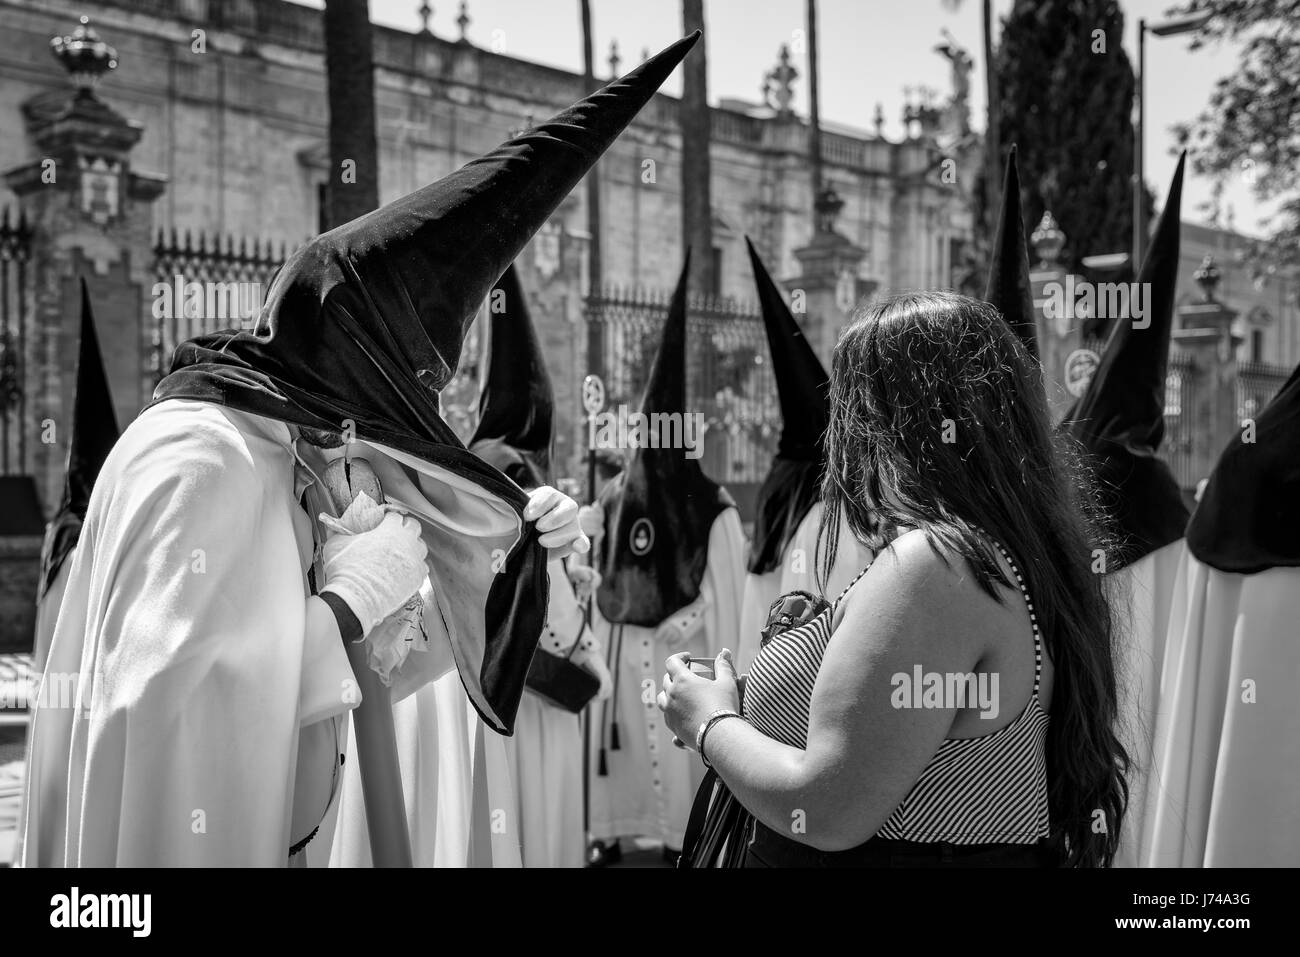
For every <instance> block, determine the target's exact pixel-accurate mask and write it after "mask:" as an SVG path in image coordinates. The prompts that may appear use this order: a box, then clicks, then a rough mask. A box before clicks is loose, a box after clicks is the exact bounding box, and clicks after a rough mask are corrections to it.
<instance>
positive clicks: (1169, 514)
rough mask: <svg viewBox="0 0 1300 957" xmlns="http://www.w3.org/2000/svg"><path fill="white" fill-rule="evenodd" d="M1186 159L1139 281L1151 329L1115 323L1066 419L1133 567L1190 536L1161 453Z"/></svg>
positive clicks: (1177, 172)
mask: <svg viewBox="0 0 1300 957" xmlns="http://www.w3.org/2000/svg"><path fill="white" fill-rule="evenodd" d="M1186 158H1187V157H1186V154H1184V155H1183V156H1182V158H1180V159H1179V160H1178V168H1177V169H1176V170H1175V171H1174V178H1173V181H1172V182H1171V183H1170V185H1169V195H1168V197H1167V198H1166V199H1165V207H1164V209H1163V210H1161V212H1160V221H1159V223H1158V224H1157V225H1156V231H1155V235H1154V237H1153V238H1152V241H1151V248H1150V249H1149V250H1147V254H1146V258H1145V259H1144V260H1143V262H1142V268H1141V270H1140V271H1139V272H1138V277H1137V282H1138V283H1139V284H1149V288H1150V296H1149V299H1148V301H1147V308H1148V310H1149V311H1148V315H1147V318H1148V320H1149V324H1148V325H1147V326H1145V327H1143V328H1137V327H1135V322H1136V321H1137V320H1128V321H1124V320H1119V321H1115V322H1114V323H1113V329H1112V332H1111V334H1110V338H1109V339H1108V340H1107V342H1106V347H1105V349H1104V352H1103V355H1102V358H1101V363H1100V365H1099V366H1098V367H1097V371H1096V372H1095V373H1094V374H1093V377H1092V381H1091V382H1089V384H1088V388H1087V391H1085V392H1084V394H1083V395H1082V396H1081V397H1080V398H1079V401H1078V402H1077V403H1075V405H1074V407H1073V408H1072V409H1071V410H1070V411H1069V412H1068V413H1067V414H1066V418H1065V420H1064V422H1063V423H1062V428H1065V429H1068V430H1069V431H1070V433H1071V434H1072V435H1074V436H1075V437H1076V438H1077V439H1079V441H1080V442H1082V443H1083V446H1084V448H1085V450H1086V451H1087V452H1088V454H1089V455H1090V457H1091V458H1092V461H1093V464H1094V467H1095V469H1096V472H1095V474H1096V476H1097V479H1098V480H1099V484H1100V486H1101V489H1100V491H1101V495H1102V499H1103V502H1104V503H1105V504H1106V505H1108V506H1109V507H1110V509H1111V512H1112V515H1113V517H1114V520H1115V522H1116V526H1117V529H1116V530H1117V532H1118V533H1119V535H1120V536H1121V539H1122V545H1123V549H1122V550H1123V552H1124V555H1123V562H1124V564H1128V563H1131V562H1134V561H1136V560H1137V559H1139V558H1141V557H1142V556H1144V555H1147V554H1149V553H1150V552H1153V551H1155V550H1156V549H1158V548H1163V547H1164V546H1165V545H1168V544H1169V543H1170V542H1175V541H1177V540H1178V539H1180V538H1182V537H1183V532H1184V530H1185V529H1186V527H1187V517H1188V516H1187V506H1186V505H1185V504H1184V503H1183V496H1182V492H1181V491H1180V489H1179V487H1178V482H1177V480H1176V479H1175V478H1174V476H1173V473H1172V472H1171V471H1170V469H1169V466H1168V465H1166V464H1165V462H1164V461H1163V460H1162V459H1160V458H1158V457H1157V455H1156V453H1157V450H1158V449H1159V448H1160V442H1161V440H1162V439H1163V438H1164V434H1165V417H1164V411H1165V378H1166V375H1167V372H1168V368H1169V341H1170V337H1171V335H1172V332H1173V323H1174V297H1175V293H1176V289H1175V286H1176V284H1177V281H1178V253H1179V236H1180V226H1179V214H1180V208H1181V205H1182V193H1183V164H1184V162H1185V161H1186Z"/></svg>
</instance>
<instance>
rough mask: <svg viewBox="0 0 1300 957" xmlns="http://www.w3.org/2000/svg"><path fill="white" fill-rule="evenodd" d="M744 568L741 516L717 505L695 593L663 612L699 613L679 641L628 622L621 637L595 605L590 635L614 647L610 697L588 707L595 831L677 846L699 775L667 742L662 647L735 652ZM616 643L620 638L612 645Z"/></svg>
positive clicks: (703, 654)
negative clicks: (602, 761) (613, 725)
mask: <svg viewBox="0 0 1300 957" xmlns="http://www.w3.org/2000/svg"><path fill="white" fill-rule="evenodd" d="M744 574H745V536H744V531H743V530H742V528H741V525H740V516H739V515H738V513H737V512H736V510H735V509H734V508H728V509H724V510H723V511H722V512H721V514H719V515H718V517H717V518H715V519H714V520H713V527H712V528H711V529H710V530H709V553H708V561H707V564H706V566H705V569H704V577H703V579H702V581H701V583H700V597H699V599H698V600H697V601H696V602H695V603H693V604H692V605H691V606H689V607H688V608H686V609H683V610H682V611H681V612H678V613H676V614H675V615H673V616H671V617H670V619H668V620H669V621H672V620H673V619H675V618H679V617H684V618H691V617H695V616H698V617H699V618H702V619H703V621H702V623H701V624H696V625H692V626H690V627H692V628H696V629H698V630H695V631H694V634H693V635H692V637H690V638H689V640H687V641H686V642H685V644H682V645H670V644H669V643H668V642H665V641H658V640H656V639H655V630H656V629H654V628H642V627H638V626H635V625H624V626H622V629H623V631H622V639H621V642H620V641H618V640H616V639H615V637H614V633H615V631H616V629H617V627H618V626H611V624H610V623H609V622H607V621H605V620H604V619H603V618H601V617H600V615H599V612H598V611H597V612H596V613H595V614H594V616H593V619H592V622H593V627H595V629H596V633H597V636H598V637H599V638H600V640H601V642H602V643H603V644H604V646H605V647H606V648H607V649H610V653H611V654H616V653H617V655H618V660H617V662H616V663H615V664H614V665H613V666H611V669H610V670H611V671H613V672H614V680H615V682H616V683H617V690H616V691H615V694H614V698H613V699H612V700H611V701H609V702H604V703H602V704H597V705H595V706H594V708H593V710H594V713H595V716H596V718H597V719H598V720H597V721H596V722H595V727H594V729H593V730H596V731H597V732H598V733H595V734H593V735H592V757H591V761H592V765H591V767H592V777H591V832H592V836H593V837H594V838H596V839H598V840H608V839H611V838H616V837H633V836H644V837H650V838H654V839H657V840H660V841H662V842H663V843H664V844H665V845H666V846H668V847H670V848H673V849H680V848H681V846H682V838H683V836H684V835H685V833H686V819H687V816H688V815H689V813H690V809H691V802H692V800H693V799H694V797H695V792H696V790H698V788H699V785H700V782H701V781H702V780H703V779H704V765H703V764H702V763H701V762H700V759H699V757H698V756H697V755H696V754H694V753H693V752H688V751H683V750H680V749H678V748H675V747H673V745H672V737H673V736H672V732H670V731H669V730H668V728H667V726H666V725H665V724H664V722H663V715H662V714H661V713H660V711H659V708H658V706H657V705H656V703H655V696H656V694H657V693H658V688H659V684H660V682H661V681H662V679H663V675H664V670H665V669H664V662H665V661H666V660H667V658H668V656H669V655H673V654H676V653H678V652H681V651H686V652H689V653H690V654H691V655H692V656H694V657H700V658H707V657H712V656H714V655H716V654H717V652H718V651H719V650H721V649H722V648H730V649H731V650H732V653H733V654H734V653H735V651H736V649H737V648H738V640H739V637H740V602H741V594H742V591H743V588H744ZM616 645H619V646H621V647H619V648H618V650H617V651H615V650H614V648H615V646H616ZM611 710H612V711H613V712H614V714H613V715H612V717H615V718H616V719H617V721H618V724H619V737H620V742H619V743H620V748H619V750H617V751H616V750H613V749H612V748H610V747H608V744H609V741H610V734H609V723H610V722H609V721H606V720H600V719H601V718H602V715H607V712H609V711H611ZM601 731H603V732H604V733H603V734H601V733H599V732H601ZM602 738H603V739H604V741H605V744H606V748H605V758H606V762H607V768H608V772H609V773H608V775H607V776H604V777H602V776H600V775H599V774H598V773H597V771H598V761H599V754H600V750H601V740H602Z"/></svg>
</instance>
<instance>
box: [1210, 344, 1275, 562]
mask: <svg viewBox="0 0 1300 957" xmlns="http://www.w3.org/2000/svg"><path fill="white" fill-rule="evenodd" d="M1187 547H1188V549H1190V550H1191V553H1192V554H1193V555H1195V556H1196V558H1197V559H1198V560H1199V561H1202V562H1204V563H1205V564H1207V565H1210V566H1212V567H1214V568H1217V569H1219V570H1220V571H1224V572H1234V573H1236V574H1241V575H1250V574H1254V573H1255V572H1262V571H1265V570H1267V569H1269V568H1296V567H1300V366H1297V367H1296V369H1295V371H1293V372H1292V373H1291V378H1289V379H1288V380H1287V382H1286V385H1284V386H1282V389H1281V391H1280V392H1278V394H1277V395H1275V396H1274V397H1273V400H1272V401H1271V402H1269V404H1268V405H1267V406H1265V407H1264V411H1263V412H1261V413H1260V415H1259V417H1258V418H1257V419H1256V420H1255V423H1254V429H1253V430H1250V429H1249V427H1247V428H1243V429H1242V431H1241V432H1240V433H1238V434H1237V435H1236V436H1234V437H1233V439H1232V441H1231V442H1230V443H1229V444H1228V447H1227V448H1226V449H1224V451H1223V454H1222V455H1220V456H1219V461H1218V462H1217V463H1216V464H1215V466H1214V471H1212V472H1211V473H1210V479H1209V481H1208V482H1207V483H1206V485H1205V490H1204V491H1203V492H1202V493H1201V500H1200V501H1199V502H1198V503H1197V505H1196V511H1195V512H1193V513H1192V518H1191V521H1190V522H1189V523H1188V525H1187Z"/></svg>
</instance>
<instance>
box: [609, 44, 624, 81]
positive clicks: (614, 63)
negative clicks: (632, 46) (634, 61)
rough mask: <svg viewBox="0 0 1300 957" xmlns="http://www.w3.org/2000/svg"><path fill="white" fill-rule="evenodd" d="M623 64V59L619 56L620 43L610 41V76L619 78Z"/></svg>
mask: <svg viewBox="0 0 1300 957" xmlns="http://www.w3.org/2000/svg"><path fill="white" fill-rule="evenodd" d="M622 63H623V58H622V57H621V56H619V55H618V41H617V40H610V41H609V75H610V76H613V77H617V76H619V75H620V74H619V72H618V68H619V66H620V65H621V64H622Z"/></svg>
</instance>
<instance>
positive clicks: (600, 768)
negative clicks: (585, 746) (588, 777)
mask: <svg viewBox="0 0 1300 957" xmlns="http://www.w3.org/2000/svg"><path fill="white" fill-rule="evenodd" d="M596 774H597V775H599V776H600V777H602V778H607V777H609V764H608V762H606V761H605V749H604V748H601V749H600V760H599V761H598V762H597V764H596Z"/></svg>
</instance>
